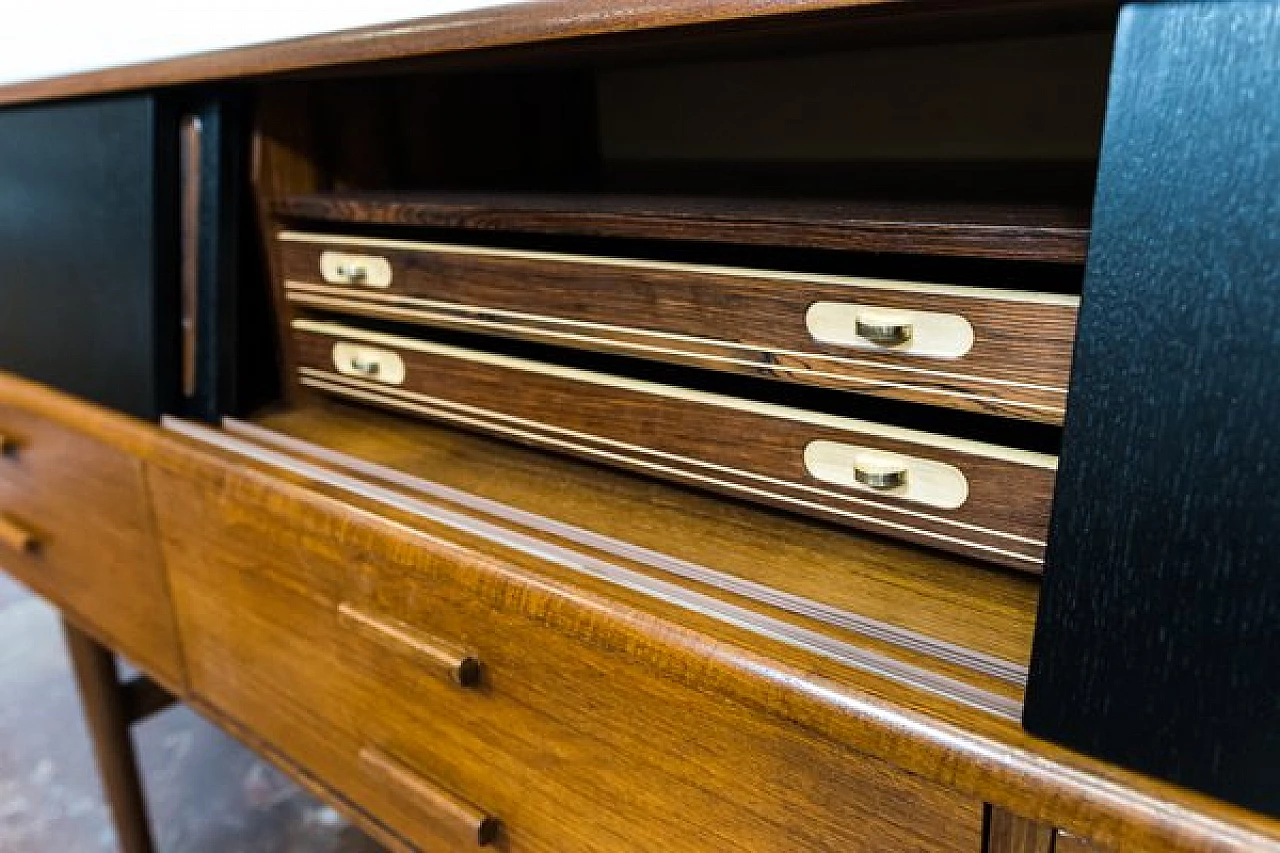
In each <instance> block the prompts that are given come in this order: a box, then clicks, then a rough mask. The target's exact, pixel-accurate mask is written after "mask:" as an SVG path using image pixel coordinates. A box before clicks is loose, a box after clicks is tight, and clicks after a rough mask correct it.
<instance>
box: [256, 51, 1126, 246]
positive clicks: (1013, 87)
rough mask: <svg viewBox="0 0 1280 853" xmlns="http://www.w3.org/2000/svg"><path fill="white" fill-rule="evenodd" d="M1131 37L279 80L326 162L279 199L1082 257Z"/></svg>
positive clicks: (418, 221)
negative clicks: (1114, 86) (1111, 74)
mask: <svg viewBox="0 0 1280 853" xmlns="http://www.w3.org/2000/svg"><path fill="white" fill-rule="evenodd" d="M1110 42H1111V34H1110V32H1109V31H1107V30H1093V31H1085V32H1068V33H1067V34H1063V35H1037V36H1031V37H1022V38H1016V39H1008V38H1006V39H999V40H994V39H993V40H975V41H958V42H956V43H951V44H938V43H933V42H931V43H928V44H921V45H919V46H903V45H901V44H895V45H892V46H886V45H879V44H871V45H865V44H856V43H854V44H850V45H847V46H842V45H840V44H839V43H836V44H833V45H829V46H827V47H826V48H825V49H824V51H823V52H821V53H818V54H811V53H810V54H806V55H803V56H794V55H789V54H788V53H786V52H785V51H782V50H779V49H778V48H777V47H776V46H775V47H774V48H773V49H767V48H763V47H759V48H755V49H753V50H752V51H747V52H745V53H739V54H735V55H734V56H732V57H730V58H713V59H708V60H703V61H691V60H688V59H684V60H680V61H671V60H665V59H664V58H663V56H662V54H661V52H659V51H654V53H653V55H646V54H645V53H644V52H643V51H631V52H628V53H626V54H624V55H625V56H626V64H617V62H618V61H617V60H616V59H615V60H614V61H613V62H612V63H610V62H609V61H607V59H608V55H607V54H593V53H591V52H587V53H585V54H584V55H583V56H577V55H575V54H574V53H572V52H571V51H566V55H565V56H564V57H563V58H561V59H560V60H559V61H558V62H555V63H554V64H544V65H542V66H537V65H534V66H529V65H527V64H526V65H520V66H518V67H516V68H512V69H506V68H502V67H501V66H496V67H483V68H480V69H476V70H469V71H458V70H451V69H440V70H432V71H423V72H418V73H413V74H398V75H394V76H386V77H381V78H377V79H376V80H372V79H362V80H360V81H359V82H358V83H353V82H332V81H313V82H306V83H288V84H278V85H273V86H271V87H269V88H268V89H266V90H265V91H264V92H263V99H262V111H261V114H262V116H263V120H264V128H263V129H264V132H265V134H266V136H267V137H268V138H269V139H271V140H274V141H275V142H277V143H278V144H279V145H280V146H282V147H284V148H286V149H288V150H289V152H290V153H291V154H292V155H294V156H296V155H297V154H299V153H304V154H305V156H306V158H307V161H308V162H307V169H306V172H305V174H295V175H293V176H292V180H290V181H289V183H290V185H289V186H279V187H277V188H271V187H267V188H266V189H267V192H266V193H265V195H267V196H268V198H267V199H266V201H267V203H268V208H269V209H270V210H271V211H272V212H273V213H274V214H276V215H279V216H281V217H283V218H286V219H293V220H311V221H316V220H323V221H328V222H358V223H372V224H380V225H414V226H426V227H436V228H441V227H443V228H468V229H490V230H499V231H508V232H535V233H555V234H579V235H597V236H609V237H641V238H651V239H673V238H678V239H680V240H684V241H710V242H726V243H735V242H737V243H747V244H764V245H778V246H810V247H814V248H829V249H846V250H847V249H852V250H861V251H877V252H896V253H904V254H938V255H945V256H959V257H988V258H1020V259H1024V260H1045V261H1054V262H1061V263H1079V262H1080V261H1082V260H1083V257H1084V251H1085V247H1086V243H1087V236H1088V210H1089V204H1090V201H1091V195H1092V184H1093V173H1094V169H1095V167H1096V160H1097V149H1098V144H1099V136H1100V128H1101V122H1102V113H1103V106H1104V98H1105V89H1106V74H1107V65H1108V61H1109V54H1110ZM544 62H545V61H544ZM268 177H270V176H268ZM277 190H278V191H277Z"/></svg>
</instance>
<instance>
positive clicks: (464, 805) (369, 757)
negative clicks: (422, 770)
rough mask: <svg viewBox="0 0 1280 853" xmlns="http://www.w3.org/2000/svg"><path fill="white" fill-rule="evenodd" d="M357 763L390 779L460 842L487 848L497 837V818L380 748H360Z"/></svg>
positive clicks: (383, 779)
mask: <svg viewBox="0 0 1280 853" xmlns="http://www.w3.org/2000/svg"><path fill="white" fill-rule="evenodd" d="M360 766H361V768H362V769H363V770H364V772H365V773H366V774H367V775H369V776H370V777H373V778H376V779H377V780H378V781H379V782H390V783H392V784H394V785H395V787H397V788H400V789H402V790H403V791H404V792H405V793H407V794H409V795H411V796H412V797H413V798H414V801H415V803H416V804H419V805H421V806H423V807H425V809H426V810H427V811H428V812H429V813H430V815H431V816H432V817H434V818H436V819H438V820H439V821H440V822H441V823H443V824H445V825H446V826H447V828H448V829H449V830H450V831H451V833H452V834H454V835H456V837H457V838H458V840H459V841H461V842H462V843H463V844H466V845H471V844H474V845H475V846H476V847H488V846H489V845H490V844H493V843H494V842H495V841H497V840H498V833H499V832H500V830H501V828H502V823H501V821H499V820H498V819H497V818H496V817H493V816H492V815H488V814H485V812H484V811H482V810H481V809H478V808H476V807H475V806H473V805H471V804H470V803H468V802H466V801H465V800H462V799H459V798H458V797H456V796H454V795H453V794H451V793H449V792H448V791H445V790H443V789H441V788H439V787H437V786H436V785H435V784H433V783H432V782H429V781H427V780H426V779H424V778H423V777H422V776H420V775H419V774H417V773H415V772H414V771H413V770H411V769H410V768H408V767H406V766H405V765H404V764H403V763H401V762H400V761H399V760H398V759H395V758H393V757H391V756H390V755H387V754H386V753H385V752H383V751H382V750H380V749H377V748H376V747H372V746H366V747H364V748H363V749H361V750H360Z"/></svg>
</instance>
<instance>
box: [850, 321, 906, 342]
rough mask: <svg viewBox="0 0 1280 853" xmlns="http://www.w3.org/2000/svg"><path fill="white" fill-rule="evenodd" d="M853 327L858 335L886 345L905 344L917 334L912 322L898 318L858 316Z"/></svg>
mask: <svg viewBox="0 0 1280 853" xmlns="http://www.w3.org/2000/svg"><path fill="white" fill-rule="evenodd" d="M853 327H854V328H853V330H854V332H856V333H857V335H858V337H860V338H865V339H866V340H868V341H871V342H872V343H873V344H879V345H880V346H886V347H892V346H899V345H900V344H905V343H907V342H908V341H910V340H911V338H912V337H914V335H915V328H914V327H913V326H912V325H911V324H910V323H907V322H903V321H897V320H889V319H876V318H869V317H858V318H857V319H856V320H854V323H853Z"/></svg>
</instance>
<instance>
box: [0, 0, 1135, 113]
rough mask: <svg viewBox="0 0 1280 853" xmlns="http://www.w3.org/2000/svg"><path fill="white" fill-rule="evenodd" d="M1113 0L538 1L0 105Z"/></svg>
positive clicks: (178, 61) (107, 80) (159, 67)
mask: <svg viewBox="0 0 1280 853" xmlns="http://www.w3.org/2000/svg"><path fill="white" fill-rule="evenodd" d="M1115 6H1116V2H1115V0H609V1H608V2H603V0H534V2H523V3H519V2H517V3H509V4H507V5H502V6H496V7H487V8H480V9H473V10H470V11H465V12H456V13H453V14H445V15H435V16H430V17H425V18H419V19H415V20H410V21H399V22H393V23H386V24H379V25H375V26H369V27H362V28H358V29H352V30H345V31H341V32H336V33H326V34H323V35H316V36H306V37H301V38H294V39H286V40H283V41H275V42H267V43H263V44H255V45H249V46H245V47H238V48H230V49H225V50H215V51H209V52H206V53H199V54H193V55H189V56H182V57H176V58H171V59H162V60H155V61H150V62H143V63H139V64H136V65H125V66H120V67H115V68H105V69H100V70H95V71H85V72H78V73H74V74H68V75H65V76H59V77H52V78H48V79H43V80H33V81H27V82H20V83H14V84H11V85H8V86H3V87H0V106H9V105H15V104H23V103H32V102H37V101H47V100H56V99H62V98H74V97H85V96H90V95H102V94H110V93H118V92H125V91H130V90H138V89H148V88H155V87H162V86H176V85H181V84H188V83H203V82H209V81H214V80H228V79H234V78H248V77H262V76H267V75H281V74H289V73H298V72H306V71H309V70H314V69H318V68H326V67H335V66H348V65H354V64H357V63H370V62H394V61H405V60H414V59H422V58H427V57H431V56H439V55H443V54H449V53H456V52H460V51H472V50H482V49H487V48H502V47H513V46H517V45H532V44H538V43H545V42H553V41H561V40H567V39H574V38H581V37H588V36H604V35H619V34H625V33H632V32H636V31H644V30H663V29H672V28H681V27H693V26H698V25H705V24H722V25H728V26H729V27H730V28H739V29H740V28H746V27H750V26H751V25H752V24H754V23H759V22H760V21H761V20H762V19H768V18H777V17H779V16H785V15H790V16H797V17H799V18H802V17H811V16H817V21H816V23H817V24H818V26H819V28H820V27H821V26H822V23H823V21H824V19H826V20H829V13H844V14H845V15H846V16H847V15H862V16H865V17H866V18H868V19H870V18H880V19H885V18H886V17H887V18H893V17H895V16H900V15H902V14H903V13H906V12H911V13H919V14H922V15H926V16H929V17H930V18H931V19H933V20H934V21H935V25H941V26H948V25H949V21H951V20H954V17H955V16H956V15H964V16H973V15H975V14H981V13H991V14H997V15H999V14H1018V15H1021V16H1026V15H1037V14H1040V13H1049V12H1059V13H1061V12H1064V11H1076V10H1103V11H1105V10H1107V9H1114V8H1115Z"/></svg>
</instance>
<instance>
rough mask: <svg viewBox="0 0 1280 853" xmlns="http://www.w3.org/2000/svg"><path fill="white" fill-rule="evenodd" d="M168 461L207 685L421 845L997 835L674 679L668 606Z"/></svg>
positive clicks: (164, 519)
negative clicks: (623, 606) (657, 615)
mask: <svg viewBox="0 0 1280 853" xmlns="http://www.w3.org/2000/svg"><path fill="white" fill-rule="evenodd" d="M152 476H153V478H154V486H155V489H156V492H157V495H158V497H159V513H160V518H161V524H162V526H163V528H164V540H165V547H166V550H167V553H168V556H169V559H170V560H171V562H172V565H173V566H174V584H175V595H176V599H177V602H178V608H179V612H180V617H181V621H182V626H183V629H184V631H185V633H186V637H187V642H188V645H187V651H188V655H189V658H190V669H191V673H192V680H193V688H194V690H195V692H196V693H197V694H198V695H199V696H200V697H201V698H202V699H203V700H204V701H206V702H208V703H210V704H212V705H214V706H215V707H217V708H221V709H225V711H226V713H228V714H231V715H235V716H238V717H239V718H240V719H241V720H242V721H243V722H244V723H245V724H247V725H248V726H249V727H250V728H252V729H253V730H255V731H256V732H258V733H260V734H261V735H262V736H263V737H264V738H266V739H268V740H269V741H270V742H271V743H272V744H273V745H274V746H275V747H276V748H277V749H279V750H280V751H282V752H283V753H285V754H286V755H287V756H288V757H290V758H291V759H292V760H294V761H295V762H297V763H299V764H301V765H302V766H304V767H305V768H307V769H308V770H310V771H311V772H313V773H315V774H316V775H317V776H318V777H319V778H320V779H322V780H324V781H326V782H327V783H328V784H329V785H331V786H333V787H334V788H336V789H337V790H338V791H339V792H340V793H342V794H343V795H345V796H346V797H348V798H350V799H351V800H352V801H354V802H359V803H362V804H366V805H367V807H368V808H369V810H370V811H371V812H372V813H373V814H374V815H375V816H376V817H377V818H379V819H380V820H381V821H382V822H383V823H384V824H386V825H387V826H389V827H391V828H392V829H393V830H394V831H395V832H397V833H398V834H400V835H402V836H403V837H404V838H405V839H407V840H408V841H409V842H411V843H412V844H414V845H417V846H419V847H420V848H422V849H447V850H455V849H457V850H462V849H471V848H475V847H484V846H492V847H494V848H496V849H502V850H510V851H546V853H579V851H601V853H604V851H611V852H613V851H628V850H635V851H649V850H664V851H672V853H682V851H689V853H692V851H722V850H727V849H734V850H754V851H774V850H781V849H786V850H790V851H797V852H798V851H868V853H869V852H870V851H884V850H913V851H938V853H944V852H945V853H950V851H956V852H957V853H959V851H965V853H976V851H977V850H979V849H980V847H981V832H982V808H981V805H980V804H979V803H977V802H975V801H971V800H968V799H966V798H964V797H961V796H958V795H955V794H952V793H950V792H947V791H945V790H943V789H941V788H938V787H937V786H935V785H933V784H932V783H928V782H925V781H923V780H921V779H919V778H917V777H914V776H911V775H910V774H907V773H904V772H902V771H899V770H897V769H895V768H893V767H892V766H890V765H888V764H885V763H884V762H882V761H879V760H876V759H872V758H869V757H867V756H864V755H860V754H858V753H856V752H854V751H852V750H850V749H848V748H846V747H842V746H839V745H837V744H834V743H832V742H830V741H827V740H825V739H822V738H820V737H817V736H814V735H811V734H808V733H806V732H804V731H802V730H799V729H796V728H793V727H791V726H789V725H787V724H785V723H784V722H783V721H781V720H778V719H776V718H773V717H770V716H767V715H765V714H763V713H761V712H758V711H755V710H752V709H750V708H747V707H745V706H740V705H737V704H735V703H734V702H731V701H728V700H726V699H725V698H724V697H721V696H717V695H716V694H715V693H714V692H713V691H711V690H706V691H702V690H696V689H691V688H690V687H689V686H688V685H687V684H686V683H685V682H684V681H682V680H680V679H673V678H670V677H668V676H669V673H666V672H664V667H665V664H664V663H663V661H664V660H665V661H666V663H667V664H669V668H671V669H674V670H679V671H681V673H682V674H683V673H685V672H687V668H688V666H690V664H689V663H688V662H687V661H686V660H685V659H684V657H683V655H686V654H688V652H687V651H681V650H678V647H676V646H671V647H670V648H667V647H666V646H665V645H664V644H665V643H666V640H665V637H666V635H667V634H668V633H669V631H670V629H669V628H668V629H666V630H665V631H664V629H663V628H662V624H663V623H660V622H658V621H657V620H656V619H653V618H652V617H647V619H648V620H649V621H651V622H652V623H653V624H652V625H651V626H649V625H648V622H645V623H643V624H637V620H636V618H635V616H634V615H632V616H631V617H628V616H626V615H624V613H619V612H617V611H613V610H610V611H609V612H608V613H604V612H602V611H601V609H600V608H599V607H597V606H592V605H591V604H589V603H586V602H584V601H583V600H582V599H581V598H580V597H579V595H578V594H576V593H572V592H570V591H568V590H563V589H561V588H560V587H558V586H557V585H555V584H553V583H549V582H546V581H541V580H539V579H538V578H536V577H534V576H530V575H528V574H527V573H526V572H525V570H521V569H518V568H516V567H514V566H513V565H510V564H507V563H505V562H503V561H501V560H498V559H496V558H494V557H490V556H486V555H482V554H479V553H477V552H472V551H469V550H465V549H462V548H459V547H458V546H456V545H453V544H450V543H446V542H444V541H441V540H436V539H433V538H431V537H429V536H427V535H426V534H417V533H413V532H411V531H408V530H407V529H405V528H401V527H398V526H396V525H394V524H391V523H388V522H385V521H382V520H379V519H377V518H376V517H373V516H366V515H363V514H359V513H355V512H353V511H351V510H350V509H349V508H346V507H344V506H343V505H342V504H341V503H339V502H337V501H334V500H331V499H329V498H321V497H319V496H316V495H313V494H311V493H309V492H308V491H306V490H305V489H303V488H301V487H295V486H288V485H284V484H282V483H280V482H273V480H272V478H270V477H267V476H265V475H259V474H257V473H252V474H244V473H240V472H236V471H235V470H233V469H232V468H231V467H230V466H224V465H222V464H221V463H216V464H215V463H213V462H211V461H209V460H205V461H204V462H200V463H193V464H192V465H190V466H189V467H188V469H187V470H185V471H183V472H179V473H173V472H167V471H163V470H156V471H154V472H153V474H152ZM192 519H199V520H200V521H199V523H193V521H192ZM615 613H617V615H614V614H615ZM631 613H633V614H634V612H631ZM697 666H698V668H699V669H702V668H703V667H706V677H707V678H708V679H709V680H711V681H714V680H715V679H716V678H717V677H723V675H720V676H717V674H716V672H715V671H714V669H715V666H716V664H714V663H712V662H710V661H709V660H708V661H706V662H705V663H703V664H698V665H697Z"/></svg>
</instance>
